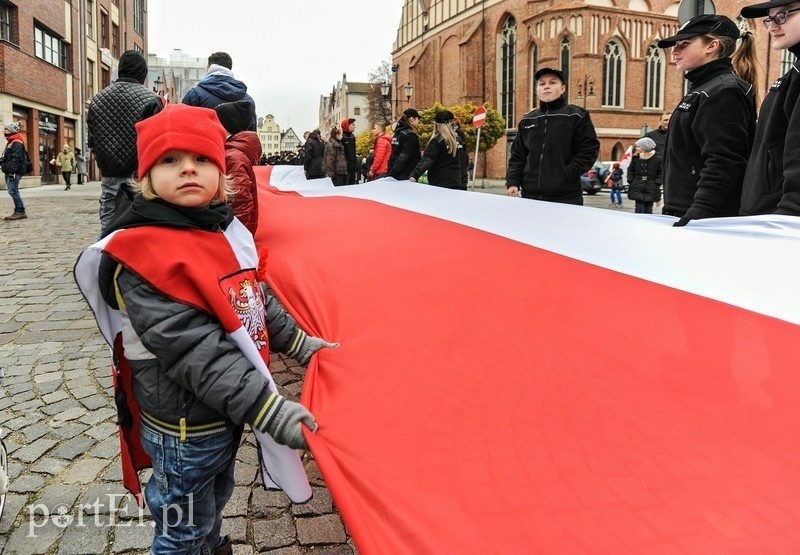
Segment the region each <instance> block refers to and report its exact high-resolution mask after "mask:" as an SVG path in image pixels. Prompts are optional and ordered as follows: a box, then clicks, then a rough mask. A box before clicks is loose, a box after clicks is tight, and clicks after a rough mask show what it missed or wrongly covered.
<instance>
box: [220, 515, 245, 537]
mask: <svg viewBox="0 0 800 555" xmlns="http://www.w3.org/2000/svg"><path fill="white" fill-rule="evenodd" d="M221 533H222V535H223V536H226V535H228V536H230V537H231V541H232V542H233V543H244V542H246V541H247V519H246V518H245V517H243V516H237V517H233V518H226V519H224V520H223V521H222V532H221Z"/></svg>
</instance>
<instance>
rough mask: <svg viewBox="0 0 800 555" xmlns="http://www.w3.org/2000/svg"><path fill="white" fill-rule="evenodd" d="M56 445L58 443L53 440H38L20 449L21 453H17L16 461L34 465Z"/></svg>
mask: <svg viewBox="0 0 800 555" xmlns="http://www.w3.org/2000/svg"><path fill="white" fill-rule="evenodd" d="M55 445H56V442H55V441H54V440H52V439H46V438H41V439H37V440H36V441H34V442H33V443H31V444H30V445H27V446H25V447H22V448H20V449H19V451H15V452H14V460H16V461H19V462H22V463H32V462H33V461H35V460H37V459H38V458H39V457H41V456H42V455H44V454H45V453H46V452H47V451H49V450H50V449H52V448H53V446H55Z"/></svg>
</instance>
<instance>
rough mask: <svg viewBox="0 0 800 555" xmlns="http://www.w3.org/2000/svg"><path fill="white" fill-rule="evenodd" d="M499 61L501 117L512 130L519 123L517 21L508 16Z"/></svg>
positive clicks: (504, 25)
mask: <svg viewBox="0 0 800 555" xmlns="http://www.w3.org/2000/svg"><path fill="white" fill-rule="evenodd" d="M497 46H498V49H499V55H498V59H499V60H500V68H499V74H498V76H497V77H498V81H499V82H498V83H497V91H498V93H499V95H500V115H501V116H503V119H504V120H506V128H507V129H512V128H513V127H514V126H515V125H516V124H517V122H516V121H515V117H514V100H515V99H514V77H515V72H516V65H517V64H516V57H517V56H516V54H517V21H516V20H515V19H514V17H513V16H508V18H507V19H506V22H505V23H504V24H503V28H502V30H501V31H500V40H499V41H498V43H497Z"/></svg>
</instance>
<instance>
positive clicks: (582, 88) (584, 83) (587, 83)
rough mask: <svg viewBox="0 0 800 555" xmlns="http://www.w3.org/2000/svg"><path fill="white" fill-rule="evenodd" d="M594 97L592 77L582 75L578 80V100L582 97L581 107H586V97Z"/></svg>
mask: <svg viewBox="0 0 800 555" xmlns="http://www.w3.org/2000/svg"><path fill="white" fill-rule="evenodd" d="M587 96H591V97H592V98H594V97H595V94H594V77H591V76H589V75H584V76H583V79H582V80H579V81H578V100H581V99H583V107H584V108H586V97H587Z"/></svg>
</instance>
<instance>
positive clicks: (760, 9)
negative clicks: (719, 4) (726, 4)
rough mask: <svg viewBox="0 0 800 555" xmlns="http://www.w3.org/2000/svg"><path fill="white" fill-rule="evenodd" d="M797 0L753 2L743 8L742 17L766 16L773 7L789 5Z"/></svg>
mask: <svg viewBox="0 0 800 555" xmlns="http://www.w3.org/2000/svg"><path fill="white" fill-rule="evenodd" d="M795 2H797V0H773V1H772V2H762V3H760V4H753V5H752V6H747V7H745V8H742V17H746V18H748V19H752V18H754V17H764V16H765V15H769V11H770V10H771V9H772V8H780V7H781V6H788V5H789V4H794V3H795Z"/></svg>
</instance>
